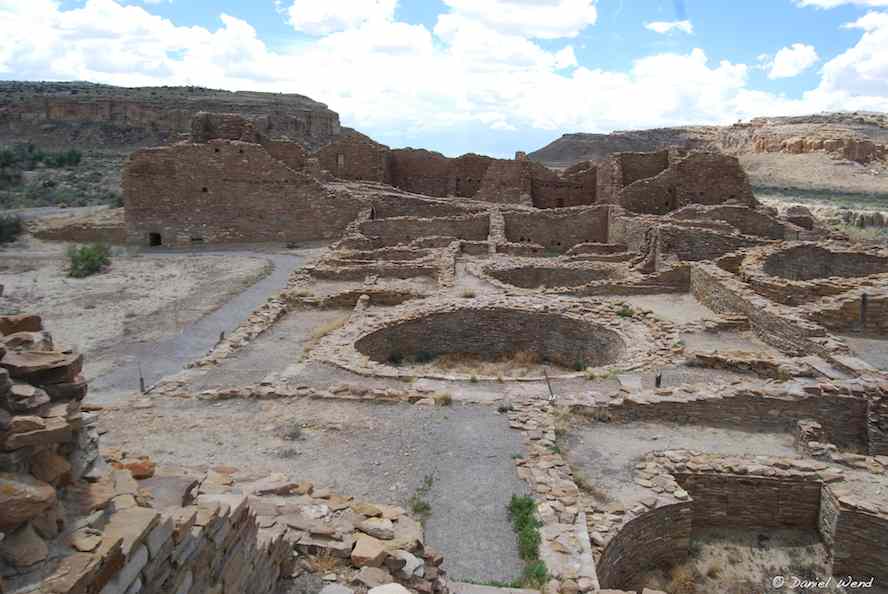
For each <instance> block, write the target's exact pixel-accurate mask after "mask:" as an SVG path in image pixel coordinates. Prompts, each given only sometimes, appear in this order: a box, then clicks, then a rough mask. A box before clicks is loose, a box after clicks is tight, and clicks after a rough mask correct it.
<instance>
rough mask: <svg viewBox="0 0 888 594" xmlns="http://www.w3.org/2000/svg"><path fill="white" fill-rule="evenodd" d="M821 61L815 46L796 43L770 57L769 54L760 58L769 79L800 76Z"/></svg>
mask: <svg viewBox="0 0 888 594" xmlns="http://www.w3.org/2000/svg"><path fill="white" fill-rule="evenodd" d="M819 60H820V57H819V56H818V55H817V50H816V49H814V46H813V45H807V44H804V43H794V44H792V45H791V46H789V47H784V48H781V49H779V50H778V51H777V53H776V54H774V57H773V58H772V57H770V56H768V55H767V54H764V55H761V56H759V61H760V62H761V63H762V66H763V67H764V68H765V70H767V71H768V78H770V79H771V80H774V79H778V78H792V77H793V76H798V75H799V74H801V73H802V72H804V71H806V70H807V69H808V68H810V67H811V66H813V65H814V64H816V63H817V62H818V61H819Z"/></svg>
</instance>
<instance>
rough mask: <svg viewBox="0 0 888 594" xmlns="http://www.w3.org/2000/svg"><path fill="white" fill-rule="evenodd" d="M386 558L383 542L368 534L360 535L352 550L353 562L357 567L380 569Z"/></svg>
mask: <svg viewBox="0 0 888 594" xmlns="http://www.w3.org/2000/svg"><path fill="white" fill-rule="evenodd" d="M385 558H386V552H385V546H384V545H383V543H382V541H381V540H378V539H376V538H373V537H372V536H369V535H367V534H359V535H358V537H357V541H356V543H355V548H354V549H352V553H351V561H352V565H354V566H355V567H368V566H369V567H380V566H381V565H382V564H383V562H384V561H385Z"/></svg>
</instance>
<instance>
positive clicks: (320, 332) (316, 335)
mask: <svg viewBox="0 0 888 594" xmlns="http://www.w3.org/2000/svg"><path fill="white" fill-rule="evenodd" d="M347 323H348V316H343V317H341V318H337V319H335V320H331V321H329V322H327V323H326V324H321V325H320V326H318V327H317V328H315V329H314V330H312V332H311V340H313V341H318V340H320V339H322V338H324V337H325V336H327V335H328V334H330V333H331V332H334V331H336V330H339V329H340V328H342V327H343V326H345V325H346V324H347Z"/></svg>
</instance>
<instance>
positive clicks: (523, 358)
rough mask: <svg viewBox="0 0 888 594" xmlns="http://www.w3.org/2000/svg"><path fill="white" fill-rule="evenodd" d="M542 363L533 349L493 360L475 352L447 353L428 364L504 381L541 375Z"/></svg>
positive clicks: (446, 369)
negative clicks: (510, 378)
mask: <svg viewBox="0 0 888 594" xmlns="http://www.w3.org/2000/svg"><path fill="white" fill-rule="evenodd" d="M542 364H543V361H542V358H541V357H540V355H539V354H538V353H534V352H532V351H518V352H515V353H507V354H504V355H501V356H499V357H497V358H496V359H494V360H493V361H490V360H485V359H483V358H482V357H481V356H480V355H476V354H474V353H445V354H443V355H440V356H438V357H435V358H434V359H433V360H431V361H429V362H428V365H430V366H432V367H435V368H437V369H441V370H443V371H449V372H452V373H461V374H465V375H475V376H486V377H495V378H497V381H503V380H504V378H506V377H526V376H528V375H540V374H542V369H540V366H541V365H542Z"/></svg>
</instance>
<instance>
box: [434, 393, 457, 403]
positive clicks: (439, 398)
mask: <svg viewBox="0 0 888 594" xmlns="http://www.w3.org/2000/svg"><path fill="white" fill-rule="evenodd" d="M433 398H434V400H435V404H436V405H437V406H450V405H451V404H453V396H451V395H450V394H448V393H447V392H438V393H437V394H435V395H434V396H433Z"/></svg>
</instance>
